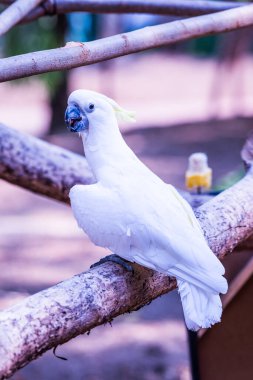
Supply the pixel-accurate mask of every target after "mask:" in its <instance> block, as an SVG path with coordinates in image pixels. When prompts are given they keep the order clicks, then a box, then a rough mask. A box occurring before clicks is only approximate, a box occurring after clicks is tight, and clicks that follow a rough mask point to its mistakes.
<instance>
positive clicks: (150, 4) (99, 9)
mask: <svg viewBox="0 0 253 380" xmlns="http://www.w3.org/2000/svg"><path fill="white" fill-rule="evenodd" d="M0 3H3V4H11V3H13V0H2V1H0ZM246 4H247V2H240V3H238V2H236V3H234V2H232V1H229V2H227V1H203V0H201V1H199V0H195V1H191V0H162V1H161V0H148V1H147V0H86V1H82V0H75V1H73V0H54V1H52V0H46V1H45V2H44V4H43V6H38V7H37V8H36V9H34V10H33V11H32V12H30V14H29V15H28V16H27V17H26V18H25V19H24V20H23V21H25V22H28V21H32V20H35V19H37V18H39V17H41V16H45V15H54V14H61V13H70V12H92V13H151V14H158V15H172V16H181V17H182V16H183V17H187V16H199V15H204V14H208V13H213V12H219V11H224V10H227V9H231V8H237V7H240V6H242V5H246Z"/></svg>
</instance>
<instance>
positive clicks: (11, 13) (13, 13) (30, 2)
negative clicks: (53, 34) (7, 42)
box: [0, 0, 44, 36]
mask: <svg viewBox="0 0 253 380" xmlns="http://www.w3.org/2000/svg"><path fill="white" fill-rule="evenodd" d="M42 1H44V0H17V1H15V2H14V3H12V4H11V5H10V6H9V7H8V8H7V9H5V10H4V11H3V12H2V13H1V14H0V36H1V35H3V34H4V33H6V32H7V31H8V30H9V29H11V28H12V27H13V26H14V25H16V24H17V23H18V22H19V21H21V20H22V19H23V18H24V17H25V16H26V15H27V14H28V13H29V12H30V11H31V10H32V9H34V8H35V7H36V6H37V5H39V4H40V3H41V2H42Z"/></svg>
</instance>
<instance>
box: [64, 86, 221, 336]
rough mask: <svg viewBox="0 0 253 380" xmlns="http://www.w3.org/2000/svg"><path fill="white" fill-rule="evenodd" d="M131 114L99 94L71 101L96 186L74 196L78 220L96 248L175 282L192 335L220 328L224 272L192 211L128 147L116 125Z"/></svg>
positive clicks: (68, 117)
mask: <svg viewBox="0 0 253 380" xmlns="http://www.w3.org/2000/svg"><path fill="white" fill-rule="evenodd" d="M120 120H129V121H131V120H133V114H132V113H131V112H128V111H126V110H124V109H123V108H121V107H120V106H119V105H118V104H117V103H116V102H115V101H113V100H112V99H110V98H108V97H106V96H104V95H102V94H99V93H97V92H94V91H88V90H77V91H74V92H72V94H71V95H70V96H69V99H68V107H67V110H66V114H65V121H66V124H67V126H68V128H69V129H70V130H71V131H72V132H79V134H80V136H81V138H82V141H83V145H84V150H85V156H86V159H87V161H88V163H89V165H90V168H91V170H92V172H93V175H94V177H95V179H96V183H95V184H92V185H75V186H74V187H72V189H71V190H70V200H71V206H72V209H73V213H74V216H75V218H76V220H77V222H78V225H79V227H80V228H82V229H83V230H84V231H85V232H86V233H87V234H88V236H89V237H90V239H91V240H92V242H93V243H95V244H96V245H98V246H101V247H105V248H108V249H109V250H111V251H112V252H113V253H115V254H117V255H118V256H120V257H122V258H123V259H126V260H128V261H130V262H136V263H138V264H141V265H143V266H145V267H147V268H151V269H153V270H156V271H159V272H162V273H164V274H167V275H171V276H175V277H176V279H177V284H178V290H179V293H180V296H181V301H182V305H183V311H184V316H185V321H186V325H187V327H188V328H189V329H191V330H195V331H196V330H198V329H199V328H201V327H204V328H207V327H210V326H211V325H213V324H214V323H216V322H219V321H220V318H221V313H222V305H221V300H220V296H219V293H226V292H227V281H226V279H225V278H224V277H223V274H224V267H223V265H222V264H221V263H220V261H219V260H218V259H217V257H216V256H215V255H214V254H213V252H212V251H211V250H210V248H209V247H208V245H207V243H206V241H205V238H204V236H203V232H202V230H201V228H200V225H199V223H198V221H197V219H196V218H195V215H194V213H193V211H192V209H191V207H190V205H189V204H188V203H187V202H186V201H185V200H184V199H183V198H182V197H181V196H180V195H179V193H178V192H177V190H176V189H175V188H174V187H173V186H171V185H169V184H166V183H164V182H163V181H162V180H161V179H160V178H159V177H157V176H156V175H155V174H154V173H153V172H152V171H151V170H149V169H148V168H147V167H146V166H145V165H144V164H143V163H142V162H141V161H140V160H139V159H138V158H137V157H136V156H135V154H134V153H133V152H132V150H131V149H130V148H129V147H128V146H127V144H126V143H125V141H124V139H123V137H122V135H121V133H120V131H119V128H118V121H120Z"/></svg>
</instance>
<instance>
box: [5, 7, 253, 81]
mask: <svg viewBox="0 0 253 380" xmlns="http://www.w3.org/2000/svg"><path fill="white" fill-rule="evenodd" d="M252 24H253V5H247V6H243V7H239V8H236V9H230V10H227V11H224V12H218V13H214V14H212V15H205V16H199V17H193V18H190V19H187V20H180V21H173V22H170V23H167V24H161V25H156V26H151V27H147V28H143V29H139V30H136V31H133V32H130V33H125V34H118V35H115V36H113V37H108V38H103V39H100V40H96V41H92V42H87V43H83V44H81V43H78V44H76V46H71V47H68V46H65V47H64V48H58V49H51V50H45V51H38V52H33V53H28V54H23V55H18V56H14V57H9V58H3V59H1V60H0V81H1V82H4V81H7V80H12V79H17V78H23V77H27V76H31V75H36V74H41V73H44V72H50V71H56V70H66V69H71V68H74V67H79V66H85V65H90V64H92V63H96V62H101V61H105V60H108V59H111V58H116V57H120V56H123V55H127V54H132V53H137V52H140V51H144V50H147V49H151V48H154V47H160V46H165V45H169V44H172V43H175V42H179V41H184V40H187V39H191V38H194V37H200V36H206V35H209V34H214V33H221V32H226V31H230V30H235V29H239V28H242V27H245V26H249V25H252Z"/></svg>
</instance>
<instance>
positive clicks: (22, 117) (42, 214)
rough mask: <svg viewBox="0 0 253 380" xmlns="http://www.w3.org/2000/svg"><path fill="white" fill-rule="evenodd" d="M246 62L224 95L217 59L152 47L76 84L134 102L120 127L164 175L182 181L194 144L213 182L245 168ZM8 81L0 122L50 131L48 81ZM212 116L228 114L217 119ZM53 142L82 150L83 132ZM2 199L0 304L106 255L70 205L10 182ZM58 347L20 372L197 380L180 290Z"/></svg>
mask: <svg viewBox="0 0 253 380" xmlns="http://www.w3.org/2000/svg"><path fill="white" fill-rule="evenodd" d="M242 65H243V67H245V70H244V71H243V77H244V78H245V82H243V78H242V79H241V86H242V89H241V93H242V94H243V95H241V96H240V98H239V99H238V97H237V98H236V97H235V96H234V95H233V91H232V90H231V88H233V83H232V82H233V79H231V78H234V77H231V76H230V77H229V76H228V78H227V80H225V81H224V83H225V84H226V83H227V85H228V87H227V86H226V85H225V87H222V92H223V93H224V94H222V96H216V97H215V98H212V96H211V95H210V94H211V92H212V91H211V87H212V82H213V78H214V77H215V72H216V66H215V63H214V62H213V61H198V60H195V59H192V58H188V57H182V56H179V57H175V56H174V57H167V56H166V57H165V56H160V55H155V54H151V55H145V54H144V55H142V56H134V57H127V58H125V59H124V60H123V59H119V60H118V62H117V63H116V62H114V63H113V69H112V68H109V69H108V68H104V69H102V70H101V67H100V66H98V65H96V66H94V67H87V68H83V69H78V70H75V71H73V73H72V74H71V78H70V89H71V90H72V89H76V88H79V87H85V88H91V89H95V90H100V91H103V92H107V93H108V94H109V95H111V96H112V97H114V98H115V99H117V100H118V101H119V103H121V104H122V105H124V106H126V107H129V108H130V109H136V110H137V112H138V123H136V124H135V125H134V126H124V127H123V130H124V131H125V138H126V140H127V142H128V143H129V145H130V146H131V147H132V148H133V149H134V151H135V152H136V153H137V154H138V155H139V156H140V157H141V159H142V160H143V161H144V162H145V163H146V164H147V165H148V166H149V167H150V168H151V169H152V170H154V171H155V172H156V173H157V174H159V175H160V176H161V177H162V178H163V179H164V180H166V181H168V182H170V183H172V184H174V185H175V186H178V187H181V188H183V187H184V171H185V169H186V165H187V156H188V155H189V154H190V153H192V152H194V151H204V152H206V153H208V155H209V161H210V166H211V167H212V168H213V169H214V174H215V180H216V181H217V179H218V178H220V177H222V176H223V175H225V174H226V173H227V172H229V171H231V170H235V169H236V170H237V169H238V168H240V167H241V164H240V155H239V152H240V149H241V146H242V144H243V141H244V140H245V138H246V136H247V134H248V133H249V131H250V130H251V126H252V119H251V118H250V116H251V115H252V109H253V108H252V106H251V105H252V104H253V99H252V90H251V88H253V86H252V85H253V83H252V81H253V79H252V78H253V76H252V75H249V74H250V73H251V67H252V59H251V58H247V57H246V58H245V59H244V61H243V63H242ZM217 78H218V79H217V80H219V76H218V77H217ZM223 79H224V78H223ZM237 85H238V84H236V86H237ZM1 86H2V87H1V88H0V100H1V102H0V115H1V121H2V122H5V123H6V124H8V125H9V126H13V127H16V128H18V129H20V130H24V131H27V132H29V133H33V134H35V135H39V136H40V135H43V134H44V133H45V132H46V131H47V129H48V123H49V120H50V109H49V105H48V103H47V100H48V99H47V94H46V92H45V88H44V87H43V86H41V85H40V84H39V82H38V81H35V82H29V83H28V84H24V83H21V84H18V85H17V86H13V85H9V84H8V85H7V84H3V85H1ZM219 95H220V92H219ZM230 95H231V96H230ZM210 96H211V98H212V99H213V100H212V101H211V102H210V99H211V98H210ZM218 98H220V99H218ZM237 115H240V117H238V118H236V117H235V116H237ZM213 116H219V117H220V118H221V120H220V121H217V120H215V119H214V118H213V119H212V120H210V117H213ZM186 121H187V123H186ZM63 131H64V125H63ZM47 139H49V140H50V141H51V142H54V143H56V144H58V145H61V146H64V147H66V148H70V149H72V150H75V151H77V152H80V153H82V147H81V141H80V140H79V139H78V138H77V137H76V136H73V135H70V134H66V133H63V134H60V135H55V136H51V137H48V138H47ZM0 197H1V202H0V213H1V215H0V220H1V235H0V260H1V273H0V284H1V289H2V290H1V292H0V307H1V308H4V307H6V306H8V305H11V304H13V303H15V302H17V300H19V299H21V298H22V297H24V296H26V295H28V294H33V293H35V292H37V291H39V290H41V289H44V288H45V287H48V286H51V285H53V284H55V283H57V282H59V281H62V280H64V279H66V278H68V277H70V276H72V275H74V274H76V273H78V272H80V271H82V270H86V269H87V268H88V267H89V266H90V265H91V264H92V263H93V262H95V261H96V260H98V259H99V257H101V256H102V255H104V254H105V251H104V250H103V249H100V248H97V247H94V246H93V245H92V244H91V243H90V242H89V240H88V239H87V238H86V237H85V235H84V234H83V233H82V232H81V231H79V229H78V228H77V226H76V222H75V221H74V219H73V217H72V213H71V210H70V209H69V208H68V207H67V206H65V205H61V204H60V203H57V202H54V201H51V200H48V199H46V198H42V197H39V196H36V195H34V194H31V193H29V192H27V191H25V190H22V189H19V188H17V187H15V186H12V185H9V184H7V183H5V182H3V181H1V187H0ZM57 353H58V354H59V355H61V356H66V357H67V358H68V361H66V362H64V361H61V360H58V359H56V358H55V357H54V356H53V354H52V352H49V353H47V354H45V355H44V356H43V357H42V358H41V359H38V360H36V361H35V362H33V363H31V364H30V365H29V366H27V367H26V368H24V369H23V370H21V371H19V372H18V373H17V374H16V375H15V376H14V377H13V378H14V379H16V380H23V379H27V380H30V379H35V378H36V379H49V380H50V379H55V380H57V379H63V380H65V379H66V380H67V379H75V380H78V379H87V380H118V379H123V380H142V379H143V380H172V379H173V380H176V379H178V380H186V379H190V372H189V359H188V353H187V342H186V331H185V328H184V323H183V319H182V311H181V305H180V303H179V302H178V297H177V293H176V292H172V293H170V294H169V295H166V296H164V297H162V298H160V299H158V300H156V301H154V302H153V303H152V304H151V305H149V306H147V307H145V308H143V309H141V310H140V311H138V312H135V313H133V314H131V315H126V316H122V317H120V318H117V320H115V321H114V322H113V325H112V327H110V326H109V325H106V326H101V327H99V328H97V329H95V330H94V331H92V332H91V335H89V336H81V337H78V338H76V339H74V340H73V341H71V342H69V343H67V344H65V345H64V346H63V347H59V348H58V350H57Z"/></svg>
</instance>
